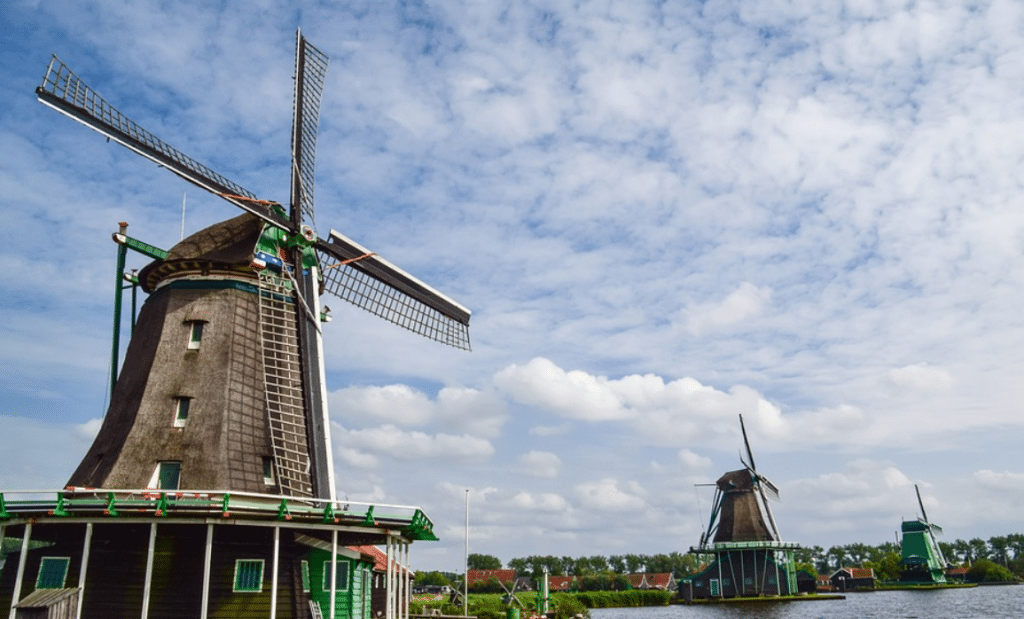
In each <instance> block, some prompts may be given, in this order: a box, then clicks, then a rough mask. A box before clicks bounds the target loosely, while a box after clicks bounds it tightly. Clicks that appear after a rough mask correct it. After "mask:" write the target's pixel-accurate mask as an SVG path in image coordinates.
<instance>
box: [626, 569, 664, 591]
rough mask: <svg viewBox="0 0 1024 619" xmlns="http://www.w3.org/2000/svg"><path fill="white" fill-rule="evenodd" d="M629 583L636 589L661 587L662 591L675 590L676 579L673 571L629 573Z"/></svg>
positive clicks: (627, 576)
mask: <svg viewBox="0 0 1024 619" xmlns="http://www.w3.org/2000/svg"><path fill="white" fill-rule="evenodd" d="M626 578H627V579H629V584H630V586H631V587H633V588H634V589H659V590H661V591H675V589H676V581H674V580H672V572H663V573H658V574H647V573H641V574H627V575H626Z"/></svg>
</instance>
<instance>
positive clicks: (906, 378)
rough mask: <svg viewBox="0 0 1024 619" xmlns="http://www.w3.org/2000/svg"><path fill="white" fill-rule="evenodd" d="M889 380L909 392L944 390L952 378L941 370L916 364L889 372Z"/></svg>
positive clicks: (923, 364)
mask: <svg viewBox="0 0 1024 619" xmlns="http://www.w3.org/2000/svg"><path fill="white" fill-rule="evenodd" d="M889 380H891V381H892V382H893V384H894V385H895V386H896V387H897V388H902V389H909V390H935V389H945V388H947V387H949V386H950V385H952V383H953V377H952V376H950V374H949V372H947V371H946V370H944V369H942V368H936V367H931V366H929V365H928V364H927V363H917V364H914V365H908V366H904V367H901V368H893V369H892V370H889Z"/></svg>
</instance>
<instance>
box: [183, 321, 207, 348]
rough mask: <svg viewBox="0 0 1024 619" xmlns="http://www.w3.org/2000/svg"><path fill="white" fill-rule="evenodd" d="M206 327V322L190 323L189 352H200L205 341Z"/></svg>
mask: <svg viewBox="0 0 1024 619" xmlns="http://www.w3.org/2000/svg"><path fill="white" fill-rule="evenodd" d="M205 325H206V321H205V320H189V321H188V346H187V349H188V350H199V345H200V344H201V343H202V341H203V330H204V328H205Z"/></svg>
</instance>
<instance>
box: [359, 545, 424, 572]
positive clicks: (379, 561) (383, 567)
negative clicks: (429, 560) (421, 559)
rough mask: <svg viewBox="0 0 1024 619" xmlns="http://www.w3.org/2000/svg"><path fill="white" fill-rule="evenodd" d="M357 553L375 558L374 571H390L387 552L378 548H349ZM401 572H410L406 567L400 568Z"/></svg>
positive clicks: (401, 566) (400, 566)
mask: <svg viewBox="0 0 1024 619" xmlns="http://www.w3.org/2000/svg"><path fill="white" fill-rule="evenodd" d="M347 548H351V549H352V550H355V551H356V552H361V553H363V554H364V555H370V556H371V557H373V571H375V572H386V571H387V569H388V555H387V553H386V552H384V551H383V550H381V549H380V548H377V547H376V546H347ZM398 569H399V571H401V572H408V571H409V570H408V569H407V568H406V567H405V566H404V565H400V564H399V566H398Z"/></svg>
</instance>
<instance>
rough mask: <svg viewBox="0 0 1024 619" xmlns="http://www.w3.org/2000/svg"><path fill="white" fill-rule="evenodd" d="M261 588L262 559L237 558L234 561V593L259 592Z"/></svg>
mask: <svg viewBox="0 0 1024 619" xmlns="http://www.w3.org/2000/svg"><path fill="white" fill-rule="evenodd" d="M262 590H263V559H238V560H237V561H235V586H234V589H233V591H234V592H236V593H259V592H260V591H262Z"/></svg>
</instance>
